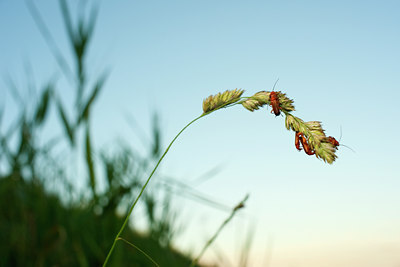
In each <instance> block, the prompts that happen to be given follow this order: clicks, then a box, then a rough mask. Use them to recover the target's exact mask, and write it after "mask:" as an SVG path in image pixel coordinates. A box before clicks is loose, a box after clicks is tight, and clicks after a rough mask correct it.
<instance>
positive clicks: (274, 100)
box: [269, 79, 281, 116]
mask: <svg viewBox="0 0 400 267" xmlns="http://www.w3.org/2000/svg"><path fill="white" fill-rule="evenodd" d="M278 81H279V79H278V80H276V82H275V84H274V87H273V88H272V92H271V93H270V94H269V101H270V105H271V107H272V111H271V113H272V112H274V114H275V116H279V115H280V114H281V110H280V108H279V98H278V93H277V92H274V89H275V85H276V84H277V82H278Z"/></svg>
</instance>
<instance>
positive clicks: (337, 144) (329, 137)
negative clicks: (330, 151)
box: [326, 136, 339, 148]
mask: <svg viewBox="0 0 400 267" xmlns="http://www.w3.org/2000/svg"><path fill="white" fill-rule="evenodd" d="M326 140H327V141H328V143H331V144H332V145H334V146H335V148H337V147H338V146H339V142H338V140H336V139H335V137H333V136H328V137H327V138H326Z"/></svg>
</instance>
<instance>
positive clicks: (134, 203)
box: [103, 111, 213, 267]
mask: <svg viewBox="0 0 400 267" xmlns="http://www.w3.org/2000/svg"><path fill="white" fill-rule="evenodd" d="M211 112H213V111H210V112H207V113H203V114H202V115H200V116H198V117H197V118H195V119H194V120H192V121H191V122H189V123H188V124H187V125H186V126H185V127H183V128H182V130H181V131H180V132H179V133H178V134H177V135H176V136H175V137H174V139H172V141H171V143H170V144H169V145H168V147H167V149H165V152H164V154H163V155H162V156H161V158H160V159H159V160H158V162H157V164H156V166H155V167H154V169H153V171H152V172H151V173H150V176H149V178H147V181H146V183H145V184H144V185H143V187H142V189H141V190H140V193H139V195H138V196H137V197H136V199H135V202H133V204H132V206H131V207H130V209H129V212H128V214H127V216H126V218H125V221H124V223H123V224H122V226H121V228H120V230H119V232H118V234H117V235H116V237H115V239H114V242H113V244H112V246H111V248H110V251H109V252H108V254H107V257H106V259H105V261H104V263H103V267H105V266H106V265H107V263H108V261H109V259H110V256H111V254H112V252H113V251H114V248H115V245H116V243H117V241H118V240H121V239H120V236H121V234H122V232H123V231H124V229H125V227H126V225H127V223H128V221H129V218H130V216H131V214H132V211H133V208H134V207H135V206H136V203H137V202H138V201H139V199H140V197H141V196H142V194H143V192H144V190H145V189H146V187H147V185H148V183H149V182H150V180H151V177H153V174H154V172H155V171H156V170H157V168H158V166H159V165H160V163H161V161H162V160H163V158H164V157H165V155H166V154H167V153H168V151H169V149H170V148H171V146H172V144H173V143H174V142H175V140H176V139H177V138H178V137H179V135H181V133H183V131H185V130H186V128H188V127H189V126H190V125H191V124H193V123H194V122H195V121H197V120H199V119H200V118H202V117H204V116H206V115H208V114H210V113H211Z"/></svg>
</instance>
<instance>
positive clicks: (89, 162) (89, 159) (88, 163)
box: [85, 123, 97, 200]
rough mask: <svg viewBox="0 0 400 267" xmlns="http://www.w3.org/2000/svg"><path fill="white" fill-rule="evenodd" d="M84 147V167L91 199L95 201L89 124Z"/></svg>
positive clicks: (94, 179) (94, 178)
mask: <svg viewBox="0 0 400 267" xmlns="http://www.w3.org/2000/svg"><path fill="white" fill-rule="evenodd" d="M85 147H86V166H87V168H88V173H89V180H90V188H91V189H92V193H93V197H94V198H95V200H96V199H97V194H96V177H95V173H94V165H93V158H92V142H91V139H90V130H89V123H87V124H86V138H85Z"/></svg>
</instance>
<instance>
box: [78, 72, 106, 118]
mask: <svg viewBox="0 0 400 267" xmlns="http://www.w3.org/2000/svg"><path fill="white" fill-rule="evenodd" d="M106 79H107V75H106V74H104V75H102V77H101V78H100V79H99V80H98V81H97V83H96V85H95V87H94V88H93V90H92V93H91V94H90V96H89V98H88V100H87V101H86V104H85V105H84V107H83V109H82V112H81V114H80V115H79V118H78V123H77V124H78V125H79V124H80V123H81V122H82V121H87V120H88V119H89V111H90V108H91V106H92V104H93V102H94V101H95V99H96V98H97V96H98V94H99V92H100V90H101V89H102V88H103V85H104V82H105V80H106Z"/></svg>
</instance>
